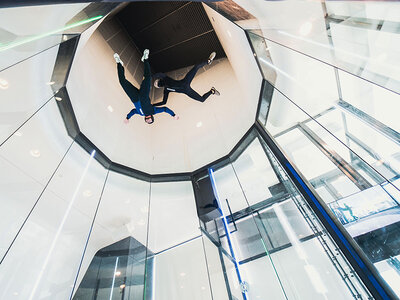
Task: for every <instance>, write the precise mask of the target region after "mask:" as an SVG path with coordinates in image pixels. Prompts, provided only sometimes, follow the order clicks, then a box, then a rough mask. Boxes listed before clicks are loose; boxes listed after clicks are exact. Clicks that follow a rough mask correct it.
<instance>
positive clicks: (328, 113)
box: [247, 1, 400, 295]
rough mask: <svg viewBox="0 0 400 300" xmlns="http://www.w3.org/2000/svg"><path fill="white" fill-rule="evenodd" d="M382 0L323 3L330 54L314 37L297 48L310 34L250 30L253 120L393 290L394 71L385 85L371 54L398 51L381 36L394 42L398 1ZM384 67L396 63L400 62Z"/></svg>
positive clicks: (399, 162)
mask: <svg viewBox="0 0 400 300" xmlns="http://www.w3.org/2000/svg"><path fill="white" fill-rule="evenodd" d="M254 2H256V1H254ZM283 2H285V1H283ZM381 4H382V5H380V4H378V3H375V4H373V2H372V1H371V2H364V3H359V5H358V6H357V5H356V4H355V3H354V2H351V1H350V2H348V4H345V3H343V2H341V1H337V2H336V1H335V3H331V2H329V3H328V2H327V3H326V5H325V3H323V6H324V5H325V8H326V9H327V15H325V21H326V22H327V24H330V25H332V27H330V29H328V38H329V39H330V41H331V43H332V40H333V44H330V45H331V46H332V45H333V46H332V47H333V48H332V47H331V48H330V51H331V57H332V59H333V60H328V59H327V57H326V53H324V51H322V50H321V49H324V47H322V48H321V45H316V41H315V40H313V42H312V43H311V45H312V47H309V48H307V49H303V48H302V47H304V46H305V43H306V42H307V43H310V39H309V38H307V41H306V40H305V38H304V36H302V34H301V32H292V33H290V37H291V39H278V36H279V35H280V34H282V32H283V31H282V32H281V33H279V34H275V35H273V37H274V38H276V40H274V39H272V36H271V38H270V37H269V36H268V34H269V33H271V31H268V30H266V31H262V33H261V31H257V32H256V31H248V32H247V34H248V37H249V41H250V42H251V45H252V47H253V49H254V51H255V53H256V55H257V61H258V63H259V66H260V70H261V71H262V73H263V75H264V78H265V82H264V85H263V92H262V98H261V100H260V101H261V103H260V106H259V107H260V110H259V114H258V122H260V123H261V124H262V125H263V126H264V128H265V129H266V130H267V131H268V132H269V133H270V134H271V135H272V136H273V139H274V141H275V142H276V143H277V144H278V145H279V146H280V147H281V149H282V150H283V151H284V153H285V154H286V156H287V157H288V159H289V160H290V161H291V163H293V165H294V166H295V167H297V169H298V170H299V171H300V173H301V174H302V175H303V176H304V178H305V179H306V180H307V181H308V182H309V183H310V184H311V185H312V187H313V188H314V190H315V192H316V193H317V194H318V195H319V196H320V198H321V199H322V200H323V201H324V202H325V203H326V204H327V205H328V207H329V208H330V209H331V211H332V212H333V213H334V215H335V216H336V217H337V218H338V220H339V221H340V222H341V223H342V224H343V226H344V228H345V229H346V230H347V231H348V232H349V234H350V235H351V236H352V237H353V238H354V240H355V241H356V242H357V243H358V245H359V246H360V247H361V248H362V250H363V251H364V253H365V254H366V256H367V257H368V258H369V259H370V261H371V262H372V263H373V264H374V265H375V267H376V269H377V270H378V272H379V273H380V275H381V276H382V277H383V278H384V279H385V280H386V282H387V283H388V284H389V285H390V287H391V288H392V289H393V290H394V292H395V293H397V295H400V290H399V286H400V285H399V282H400V276H399V274H400V273H399V268H398V266H399V264H398V263H397V262H398V259H399V255H400V248H399V247H398V244H399V238H400V230H399V224H400V223H399V221H400V219H399V217H398V216H399V214H398V212H399V208H400V207H399V202H398V201H399V199H400V198H399V196H400V190H399V189H400V185H399V175H400V172H399V171H400V169H399V167H400V147H399V146H400V139H399V137H400V134H399V131H400V128H399V122H398V118H397V115H396V112H397V111H398V109H397V108H398V107H399V105H398V103H399V101H400V95H399V93H398V90H397V88H396V84H394V83H395V82H396V80H397V78H396V76H397V75H396V74H398V73H399V72H398V71H397V72H389V71H388V72H384V73H385V76H386V80H384V83H385V84H382V81H381V80H382V78H383V77H382V76H383V75H382V74H381V73H382V70H383V69H382V68H383V65H384V64H386V62H384V60H385V59H386V57H385V58H382V57H381V58H379V63H378V62H377V61H375V60H377V59H378V58H377V57H378V56H383V55H385V56H386V55H389V56H390V57H392V54H393V55H396V54H395V52H396V51H397V50H394V48H392V44H390V43H386V42H384V40H385V39H386V38H387V37H386V35H390V36H392V38H393V40H394V41H395V40H396V39H398V32H397V31H396V30H391V29H390V30H389V29H387V28H389V27H390V26H389V24H391V26H395V24H394V23H393V20H389V19H390V15H391V12H390V11H391V10H393V11H396V10H397V8H399V6H398V5H397V4H395V3H393V2H385V3H381ZM280 5H284V4H283V3H282V4H280ZM301 5H306V4H305V3H303V2H302V1H300V4H299V6H301ZM310 5H311V4H310ZM319 5H320V3H319ZM278 6H279V5H278ZM288 9H289V8H288ZM374 9H376V12H373V10H374ZM393 11H392V12H393ZM339 12H340V13H339ZM314 13H315V12H314ZM379 14H383V15H380V17H379ZM372 15H374V16H375V17H377V18H378V17H379V18H378V19H373V18H372ZM315 16H316V18H318V14H316V15H315ZM344 16H347V17H344ZM309 17H310V16H309ZM372 21H373V23H374V25H372V24H371V23H370V22H372ZM368 24H369V25H368ZM379 24H380V25H379ZM310 26H315V23H313V25H310ZM387 26H389V27H387ZM312 28H313V29H312V30H314V27H312ZM382 28H386V29H387V30H386V29H385V30H384V29H382ZM292 29H293V30H294V28H292ZM356 32H357V34H356ZM325 34H326V33H325ZM267 36H268V38H266V37H267ZM285 36H288V35H287V34H285ZM310 36H312V37H313V38H314V39H315V38H316V36H315V35H313V34H311V33H310ZM350 37H353V39H352V38H350ZM354 37H357V38H354ZM313 38H311V39H313ZM298 40H300V41H301V42H298V43H297V42H296V41H298ZM327 41H328V42H329V40H327ZM380 42H381V43H380ZM378 45H379V46H378ZM376 47H378V48H379V47H380V52H379V51H378V52H377V51H376ZM344 48H346V49H347V50H346V51H347V52H346V53H344V52H343V51H342V50H343V49H344ZM300 50H301V51H300ZM356 56H357V58H358V59H356V58H355V57H356ZM343 62H346V64H342V63H343ZM349 63H351V64H352V67H351V68H350V67H349V66H350V64H349ZM391 69H392V71H393V70H396V69H397V70H398V63H397V62H393V63H392V64H391ZM383 237H384V238H383Z"/></svg>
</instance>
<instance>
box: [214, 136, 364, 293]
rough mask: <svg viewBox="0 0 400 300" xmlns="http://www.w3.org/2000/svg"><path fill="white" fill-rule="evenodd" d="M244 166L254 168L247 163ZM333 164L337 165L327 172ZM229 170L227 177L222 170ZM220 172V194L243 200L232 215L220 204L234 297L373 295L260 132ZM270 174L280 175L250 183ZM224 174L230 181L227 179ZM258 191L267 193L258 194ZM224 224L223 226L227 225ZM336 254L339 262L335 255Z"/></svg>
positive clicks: (223, 237)
mask: <svg viewBox="0 0 400 300" xmlns="http://www.w3.org/2000/svg"><path fill="white" fill-rule="evenodd" d="M256 154H257V156H256ZM249 157H252V158H255V157H257V159H256V160H255V161H257V163H254V164H253V163H251V161H249ZM242 165H245V166H246V167H247V168H246V169H243V168H241V166H242ZM332 169H333V170H334V169H335V168H334V167H333V168H331V169H329V170H328V171H331V170H332ZM227 170H228V171H227ZM235 171H236V172H235ZM223 172H225V174H226V175H225V176H224V177H222V176H221V174H223ZM271 172H272V174H270V173H271ZM215 174H216V175H217V174H219V175H217V176H215V186H216V190H217V191H218V194H219V197H220V198H221V199H223V197H225V196H227V195H229V196H230V197H231V198H233V199H235V200H236V201H234V202H233V204H232V205H231V206H234V205H235V204H236V206H235V208H234V209H232V212H233V214H231V213H230V211H229V208H228V207H227V205H226V204H224V202H222V203H221V211H222V212H223V213H224V214H225V215H226V216H227V221H228V229H229V232H225V230H219V239H220V241H221V250H222V252H223V254H224V263H225V267H226V270H227V275H228V281H229V286H230V291H231V293H232V295H234V296H235V297H238V299H244V294H245V295H246V297H248V299H258V298H262V297H264V296H265V295H269V296H270V295H273V296H272V297H273V298H274V299H275V298H276V299H281V298H282V299H285V298H288V299H291V298H299V299H303V298H304V299H306V298H307V299H308V298H313V297H314V298H316V297H324V298H332V299H333V298H340V299H353V298H354V297H368V292H367V291H366V289H365V288H364V287H363V285H362V284H361V282H360V280H359V279H358V278H357V277H352V278H350V274H352V273H353V272H354V271H352V270H351V268H350V265H349V264H348V263H347V261H346V260H345V258H344V256H343V255H342V254H341V253H340V252H337V251H338V250H337V246H336V245H335V244H334V242H333V240H332V239H331V238H330V236H329V235H327V232H326V230H325V229H324V228H323V227H322V225H321V224H320V223H319V222H318V221H317V219H316V217H315V216H314V214H313V213H312V211H311V209H310V208H309V207H308V206H307V204H306V202H305V200H304V199H303V198H302V197H301V196H300V194H299V193H298V192H297V190H296V189H295V188H294V185H293V184H292V183H291V182H290V180H289V179H288V177H287V175H286V174H285V173H284V172H283V170H282V168H281V167H280V165H279V164H278V163H277V161H276V159H275V158H274V157H273V155H272V154H271V153H270V151H269V150H268V147H267V146H266V145H265V144H264V143H263V144H261V143H260V142H259V140H258V139H257V138H256V139H255V140H254V141H253V142H252V143H250V144H249V146H248V148H247V149H246V150H245V151H244V152H243V153H241V154H240V156H239V157H238V158H237V159H236V160H235V161H233V162H232V165H230V164H229V165H227V166H225V167H223V168H221V169H219V170H217V171H215ZM228 174H230V176H227V175H228ZM264 176H265V177H267V178H269V179H270V180H271V179H273V183H272V184H271V183H268V182H263V183H261V184H254V185H252V188H251V189H249V188H247V187H246V185H247V184H249V182H250V181H251V180H249V179H250V178H253V179H254V178H257V177H259V178H264ZM218 178H220V179H222V180H223V184H222V185H220V184H219V181H218ZM235 180H236V182H235ZM228 181H229V182H230V184H228ZM234 185H237V186H238V188H235V186H234ZM228 186H229V187H230V190H229V193H228V191H227V190H228V188H227V187H228ZM271 186H272V187H274V188H273V189H272V188H270V190H271V191H273V193H271V194H269V195H266V194H263V193H262V191H263V189H264V188H265V187H271ZM257 189H258V190H260V192H261V195H262V197H258V198H257V197H255V196H254V195H257ZM232 191H237V193H241V194H242V195H241V196H239V195H235V194H234V192H232ZM252 198H254V199H257V201H252V202H251V203H250V201H248V199H252ZM240 199H241V200H240ZM261 199H263V200H261ZM228 200H229V199H228ZM238 201H241V203H239V202H238ZM238 203H239V204H240V205H241V206H242V207H243V206H245V203H248V205H247V206H245V207H244V208H241V209H240V206H238V205H237V204H238ZM217 224H219V226H220V227H221V223H218V222H217ZM333 253H336V255H337V260H332V256H335V254H333ZM235 262H237V266H236V265H235ZM305 287H306V288H305ZM242 290H244V291H245V293H244V294H242V293H241V291H242Z"/></svg>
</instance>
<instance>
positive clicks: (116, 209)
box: [73, 172, 152, 300]
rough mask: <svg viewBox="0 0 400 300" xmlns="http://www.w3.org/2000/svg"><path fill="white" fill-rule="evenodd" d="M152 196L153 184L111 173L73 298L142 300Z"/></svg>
mask: <svg viewBox="0 0 400 300" xmlns="http://www.w3.org/2000/svg"><path fill="white" fill-rule="evenodd" d="M149 196H150V183H148V182H144V181H140V180H137V179H134V178H131V177H128V176H124V175H120V174H118V173H114V172H110V173H109V175H108V178H107V183H106V185H105V188H104V191H103V195H102V197H101V203H100V205H99V209H98V212H97V215H96V219H95V222H94V225H93V229H92V232H91V235H90V238H89V243H88V245H87V248H86V252H85V257H84V259H83V261H82V266H81V269H80V273H79V276H78V280H77V283H76V285H75V289H76V292H75V295H74V298H73V299H88V298H85V297H87V295H88V294H89V293H90V294H91V295H97V296H95V298H93V299H103V298H106V299H109V297H110V295H111V294H113V295H115V298H113V299H121V294H123V299H125V300H128V299H142V298H143V295H144V278H145V261H146V256H150V255H152V252H151V251H150V250H148V249H147V232H148V215H149V199H150V198H149ZM117 258H118V264H117V271H114V269H115V265H116V259H117ZM115 272H116V273H115ZM78 286H79V288H78ZM96 297H97V298H96Z"/></svg>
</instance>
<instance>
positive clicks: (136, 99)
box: [114, 49, 179, 124]
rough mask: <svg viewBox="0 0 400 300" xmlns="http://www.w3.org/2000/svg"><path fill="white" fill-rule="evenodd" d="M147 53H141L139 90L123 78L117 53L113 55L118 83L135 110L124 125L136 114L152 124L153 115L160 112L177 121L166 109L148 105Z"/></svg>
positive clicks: (122, 68)
mask: <svg viewBox="0 0 400 300" xmlns="http://www.w3.org/2000/svg"><path fill="white" fill-rule="evenodd" d="M149 53H150V51H149V49H145V50H144V52H143V56H142V61H143V62H144V74H143V76H144V77H143V81H142V84H141V85H140V89H137V88H136V87H135V86H134V85H133V84H132V83H130V82H129V81H128V80H127V79H126V78H125V69H124V67H123V62H122V60H121V58H120V57H119V55H118V54H117V53H114V59H115V61H116V63H117V70H118V79H119V83H120V84H121V86H122V88H123V89H124V91H125V93H126V94H127V95H128V97H129V99H131V101H132V103H133V105H134V106H135V108H134V109H132V110H131V111H130V112H129V113H128V114H127V116H126V119H125V123H128V122H129V119H130V118H131V117H132V116H133V115H136V114H137V115H140V116H144V121H145V122H146V123H148V124H152V123H153V122H154V115H155V114H158V113H162V112H165V113H168V114H169V115H171V116H172V117H174V119H176V120H178V119H179V117H178V116H177V115H175V113H174V112H173V111H172V110H171V109H169V108H168V107H166V106H165V107H153V105H151V103H150V97H149V93H150V88H151V70H150V64H149V62H148V58H149Z"/></svg>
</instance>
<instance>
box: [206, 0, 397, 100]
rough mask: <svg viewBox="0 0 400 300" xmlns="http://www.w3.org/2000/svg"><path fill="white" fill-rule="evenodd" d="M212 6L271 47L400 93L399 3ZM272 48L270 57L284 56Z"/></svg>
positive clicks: (245, 1)
mask: <svg viewBox="0 0 400 300" xmlns="http://www.w3.org/2000/svg"><path fill="white" fill-rule="evenodd" d="M209 5H210V6H212V7H213V8H215V9H216V10H217V11H218V12H220V13H221V14H223V15H224V16H225V17H227V18H228V19H230V20H231V21H233V22H235V23H236V24H237V25H239V26H240V27H242V28H243V29H245V30H248V31H250V32H252V33H255V34H257V35H259V36H261V37H264V38H265V40H266V41H268V46H271V45H272V46H273V47H274V45H280V46H282V47H283V48H286V49H288V50H290V51H291V52H293V53H295V52H298V53H302V54H305V55H306V56H310V57H314V58H316V59H317V60H319V61H322V62H324V63H326V64H329V65H331V66H335V67H336V68H338V69H340V70H343V71H344V72H346V73H350V74H353V75H357V76H359V77H361V78H363V79H366V80H368V81H369V82H373V83H375V84H376V85H378V86H381V87H383V88H384V89H387V90H390V91H393V92H396V93H399V92H400V84H399V81H400V72H399V70H400V63H399V55H400V54H399V51H398V49H399V47H398V44H399V41H400V36H399V26H400V23H399V18H398V15H399V14H400V4H399V3H398V2H396V1H362V2H361V1H303V0H301V1H296V2H295V3H293V2H292V1H288V0H285V1H279V2H273V1H262V0H236V1H235V3H232V1H228V0H226V1H221V2H215V3H210V4H209ZM233 6H236V7H234V8H233ZM232 8H233V9H232ZM300 12H301V13H300ZM282 14H284V18H282V17H279V16H281V15H282ZM271 51H272V52H271V54H272V56H277V55H278V56H279V55H280V54H279V53H276V51H274V50H273V48H271ZM316 88H318V87H316Z"/></svg>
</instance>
